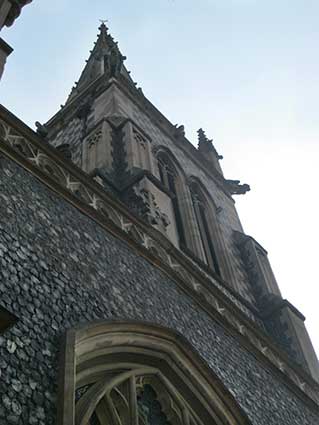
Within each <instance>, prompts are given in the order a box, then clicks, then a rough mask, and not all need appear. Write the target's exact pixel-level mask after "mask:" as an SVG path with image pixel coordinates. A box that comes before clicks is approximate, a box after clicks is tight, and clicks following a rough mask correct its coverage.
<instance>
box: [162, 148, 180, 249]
mask: <svg viewBox="0 0 319 425" xmlns="http://www.w3.org/2000/svg"><path fill="white" fill-rule="evenodd" d="M157 161H158V171H159V176H160V179H161V182H162V183H163V185H164V186H165V187H166V188H167V189H168V190H169V191H170V193H171V194H172V207H173V212H174V217H175V222H176V228H177V233H178V239H179V244H180V246H186V235H185V228H184V223H183V217H182V213H181V206H180V201H179V198H178V196H179V193H180V191H179V190H178V189H179V186H180V185H181V176H180V173H179V171H178V170H177V167H176V166H175V164H174V163H173V161H172V159H171V158H170V157H169V155H168V154H167V153H166V152H159V154H158V155H157Z"/></svg>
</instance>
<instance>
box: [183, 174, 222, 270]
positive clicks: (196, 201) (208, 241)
mask: <svg viewBox="0 0 319 425" xmlns="http://www.w3.org/2000/svg"><path fill="white" fill-rule="evenodd" d="M189 187H190V191H191V195H192V202H193V206H194V210H195V216H196V222H197V226H198V229H199V233H200V238H201V242H202V246H203V250H204V254H205V262H206V263H207V264H208V265H209V266H210V267H211V268H212V269H213V270H214V271H215V272H216V273H217V274H218V275H221V270H220V265H219V261H218V254H217V243H216V242H217V238H218V235H217V232H214V227H216V223H214V222H216V217H215V214H214V213H213V211H212V207H213V208H215V206H214V205H213V206H212V205H209V202H208V201H207V198H206V196H205V195H204V192H203V190H202V188H201V187H200V184H199V183H198V182H197V181H195V180H191V181H190V185H189ZM214 224H215V226H214Z"/></svg>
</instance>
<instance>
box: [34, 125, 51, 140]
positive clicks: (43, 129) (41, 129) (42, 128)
mask: <svg viewBox="0 0 319 425" xmlns="http://www.w3.org/2000/svg"><path fill="white" fill-rule="evenodd" d="M35 126H36V128H37V133H38V134H39V136H41V137H43V138H44V139H45V138H46V137H47V136H48V129H47V128H46V126H45V125H43V124H41V123H40V122H39V121H36V122H35Z"/></svg>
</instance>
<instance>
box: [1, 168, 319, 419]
mask: <svg viewBox="0 0 319 425" xmlns="http://www.w3.org/2000/svg"><path fill="white" fill-rule="evenodd" d="M2 161H3V160H2ZM12 211H14V214H13V213H12ZM0 261H1V263H0V304H1V305H3V306H4V307H5V308H7V309H8V310H9V311H11V312H12V313H14V314H15V315H16V316H17V317H18V318H19V321H18V323H17V324H16V325H15V326H14V327H13V328H12V329H11V330H9V331H7V332H5V334H3V335H1V336H0V400H1V401H2V402H1V403H0V419H1V420H0V424H17V425H22V424H34V425H41V424H46V425H51V424H54V423H55V419H56V399H57V376H58V354H59V349H60V344H61V337H62V335H63V333H64V332H65V330H66V329H69V328H71V327H74V326H78V325H79V324H81V323H85V322H90V321H93V320H96V319H135V320H143V321H148V322H151V323H157V324H160V325H163V326H166V327H169V328H172V329H175V330H176V331H178V332H180V333H182V334H183V335H184V336H185V337H186V338H187V339H188V341H189V342H190V343H191V344H192V345H193V346H194V348H195V349H196V350H197V351H198V352H199V353H200V355H201V356H202V357H203V358H204V359H205V360H206V362H207V363H208V364H209V366H210V367H211V368H212V370H213V371H214V372H215V373H216V374H217V375H218V376H219V377H220V379H221V380H222V381H223V383H224V384H225V385H226V386H227V388H228V389H229V390H230V392H231V393H232V394H233V395H234V397H235V398H236V399H237V401H238V403H239V404H240V405H241V406H242V408H243V409H244V410H245V411H246V413H247V414H248V416H249V418H250V419H251V422H252V424H254V425H278V424H287V425H300V424H303V425H318V423H319V420H318V415H317V414H316V413H315V412H314V411H313V410H312V409H311V408H310V407H308V406H306V405H305V403H303V401H302V400H301V399H299V398H298V397H297V396H296V395H295V394H294V393H293V392H291V391H290V390H289V389H288V388H287V387H286V386H285V385H284V384H283V383H282V382H281V381H280V380H279V379H278V378H277V377H276V376H275V375H274V374H272V373H271V372H270V371H268V370H266V369H265V367H264V366H263V365H262V364H260V363H259V362H258V361H257V359H256V358H255V357H254V356H253V355H252V354H250V353H249V352H248V351H247V350H246V349H245V348H244V347H243V346H241V344H240V342H239V341H237V340H236V339H235V338H234V337H232V336H230V335H229V334H227V333H226V332H225V331H224V329H223V328H222V327H221V326H220V325H219V324H218V323H216V322H215V321H213V319H212V318H210V317H209V316H207V314H206V313H205V312H204V311H202V310H201V309H200V307H199V306H197V305H196V304H195V303H194V302H193V301H192V300H191V299H190V298H188V297H187V295H185V294H184V293H182V292H181V291H180V290H179V289H178V287H177V286H176V284H175V283H174V281H172V280H170V279H169V278H168V277H167V276H166V275H164V274H163V273H161V272H160V271H159V270H158V269H157V268H155V267H154V266H152V265H151V264H149V263H148V262H147V261H146V260H144V259H143V258H141V257H139V256H138V255H137V254H135V253H134V252H133V251H132V250H131V249H130V247H129V246H128V245H127V244H125V243H124V242H121V241H119V240H117V239H115V238H114V237H112V236H111V235H110V234H108V233H107V232H106V231H105V230H103V229H102V228H100V226H99V225H97V224H96V223H95V222H93V221H92V220H90V219H89V218H88V217H86V216H84V215H82V214H81V213H80V212H79V211H78V210H77V209H75V208H74V207H72V206H71V205H69V204H68V203H67V202H66V201H64V200H63V199H61V198H60V197H59V196H58V195H56V194H54V193H52V192H50V191H49V190H48V189H47V188H46V187H45V186H44V185H42V184H41V183H39V182H38V181H37V180H36V179H35V178H34V177H32V176H31V175H30V174H29V173H27V172H26V171H24V170H22V169H21V168H19V167H18V166H16V165H15V164H13V163H12V162H9V161H5V162H4V163H3V165H2V169H1V170H0Z"/></svg>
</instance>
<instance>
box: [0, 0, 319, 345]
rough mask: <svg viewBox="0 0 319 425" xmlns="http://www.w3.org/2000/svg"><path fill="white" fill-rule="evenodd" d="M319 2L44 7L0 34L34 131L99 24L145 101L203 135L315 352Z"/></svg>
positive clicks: (0, 90)
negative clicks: (244, 188)
mask: <svg viewBox="0 0 319 425" xmlns="http://www.w3.org/2000/svg"><path fill="white" fill-rule="evenodd" d="M318 18H319V2H318V0H289V1H288V0H280V1H278V0H267V1H261V0H197V1H194V0H156V1H155V0H153V1H152V0H144V1H142V0H134V1H133V0H126V1H123V2H118V1H115V0H108V1H106V0H103V1H102V0H86V1H84V0H76V1H75V0H54V1H49V0H41V1H34V2H33V3H32V4H31V5H29V6H27V7H26V8H25V9H24V10H23V13H22V17H21V18H19V19H18V20H17V21H16V23H15V25H14V26H13V27H12V28H10V29H7V30H5V31H3V34H2V37H3V38H5V39H6V41H7V42H9V44H11V45H12V46H13V47H14V49H15V51H14V53H13V54H12V56H11V57H10V58H9V60H8V64H7V67H6V71H5V75H4V77H3V80H2V82H1V85H0V100H1V103H3V104H4V105H5V106H6V107H7V108H9V109H10V110H11V111H12V112H14V113H15V114H17V115H18V116H19V117H20V118H21V119H23V120H24V121H25V122H27V123H28V124H29V125H31V126H33V123H34V121H36V120H38V121H41V122H44V121H46V120H47V119H48V118H49V117H50V116H51V115H53V114H54V113H55V112H56V111H57V110H58V109H59V105H60V104H61V103H64V101H65V99H66V97H67V95H68V93H69V91H70V89H71V86H72V85H73V83H74V81H76V80H77V79H78V77H79V75H80V72H81V70H82V68H83V66H84V61H85V59H87V57H88V55H89V50H90V49H92V47H93V42H94V41H95V39H96V34H97V32H98V31H97V27H98V25H99V22H98V20H99V19H108V20H109V27H110V30H111V33H112V35H113V36H114V38H115V39H116V40H118V41H119V46H120V48H121V51H122V53H123V54H125V55H126V56H127V57H128V59H127V61H126V66H127V67H128V69H130V70H131V71H132V76H133V78H134V80H135V81H137V82H138V84H139V85H140V86H141V87H142V88H143V91H144V93H145V95H146V96H147V97H148V98H149V99H150V100H151V101H152V102H153V103H154V104H155V105H156V106H157V107H158V108H159V109H160V110H161V111H162V112H163V113H164V114H165V115H166V116H167V117H168V118H169V119H170V120H171V121H172V122H173V123H180V124H181V123H182V124H184V125H185V127H186V132H187V136H188V138H189V139H190V140H191V141H192V142H194V143H195V142H196V134H195V131H196V130H197V129H198V128H199V127H203V128H204V129H206V132H207V135H208V136H209V137H214V140H215V146H216V148H217V149H218V151H219V152H220V153H221V154H223V155H224V158H225V159H224V160H223V161H222V165H223V168H224V171H225V174H226V176H227V177H228V178H233V179H241V180H242V181H243V182H247V183H249V184H250V185H251V187H252V191H251V192H250V193H248V194H247V195H245V196H244V197H237V198H236V200H237V206H238V210H239V213H240V217H241V219H242V222H243V225H244V228H245V231H246V233H248V234H250V235H252V236H253V237H255V239H257V240H258V241H259V242H260V243H261V244H262V245H263V246H264V247H265V248H266V249H267V250H268V251H269V256H270V260H271V263H272V265H273V269H274V272H275V274H276V277H277V280H278V282H279V285H280V288H281V290H282V292H283V295H284V297H285V298H288V299H289V300H290V301H291V302H292V303H293V304H294V305H296V307H297V308H299V309H300V310H301V312H302V313H303V314H305V315H306V317H307V325H308V329H309V332H310V335H311V337H312V339H313V342H314V344H315V346H316V349H317V352H319V314H318V292H319V289H318V283H319V282H318V273H317V264H318V263H319V259H318V243H319V242H318V241H319V231H318V224H317V221H318V217H319V202H318V198H317V190H318V181H319V171H318V160H319V141H318V135H319V121H318V99H319V55H318V45H319V25H318Z"/></svg>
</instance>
